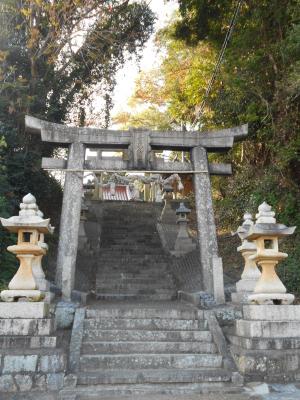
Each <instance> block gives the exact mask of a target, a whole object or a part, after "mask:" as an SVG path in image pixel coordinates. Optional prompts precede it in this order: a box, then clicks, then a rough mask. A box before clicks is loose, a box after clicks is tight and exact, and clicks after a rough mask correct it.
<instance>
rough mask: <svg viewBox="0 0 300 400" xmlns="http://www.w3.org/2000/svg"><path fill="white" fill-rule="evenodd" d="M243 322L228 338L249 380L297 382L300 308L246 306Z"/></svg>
mask: <svg viewBox="0 0 300 400" xmlns="http://www.w3.org/2000/svg"><path fill="white" fill-rule="evenodd" d="M242 310H243V318H242V319H239V320H236V321H235V326H234V329H233V330H232V331H230V332H228V334H227V339H228V341H229V343H230V351H231V354H232V355H233V357H234V360H235V362H236V365H237V367H238V369H239V372H240V373H242V374H243V375H244V376H245V378H246V379H249V380H252V381H253V380H259V381H264V380H266V381H269V382H282V381H295V380H296V379H297V377H299V374H300V306H299V305H252V304H251V305H244V306H243V308H242Z"/></svg>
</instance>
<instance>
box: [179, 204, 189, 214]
mask: <svg viewBox="0 0 300 400" xmlns="http://www.w3.org/2000/svg"><path fill="white" fill-rule="evenodd" d="M190 212H191V210H190V209H189V208H187V207H186V206H185V204H184V203H180V204H179V207H178V208H177V210H176V214H189V213H190Z"/></svg>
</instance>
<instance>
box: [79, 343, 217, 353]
mask: <svg viewBox="0 0 300 400" xmlns="http://www.w3.org/2000/svg"><path fill="white" fill-rule="evenodd" d="M131 353H135V354H149V353H154V354H172V353H180V354H181V353H193V354H197V353H198V354H199V353H201V354H203V353H205V354H208V353H216V346H215V344H214V343H209V342H202V343H201V342H200V343H199V342H84V343H83V345H82V348H81V354H83V355H87V354H131Z"/></svg>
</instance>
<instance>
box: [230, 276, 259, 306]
mask: <svg viewBox="0 0 300 400" xmlns="http://www.w3.org/2000/svg"><path fill="white" fill-rule="evenodd" d="M256 283H257V279H240V280H239V281H238V282H237V283H236V285H235V286H236V292H234V293H231V301H232V302H233V303H240V304H249V298H248V297H249V295H252V294H253V291H254V288H255V285H256Z"/></svg>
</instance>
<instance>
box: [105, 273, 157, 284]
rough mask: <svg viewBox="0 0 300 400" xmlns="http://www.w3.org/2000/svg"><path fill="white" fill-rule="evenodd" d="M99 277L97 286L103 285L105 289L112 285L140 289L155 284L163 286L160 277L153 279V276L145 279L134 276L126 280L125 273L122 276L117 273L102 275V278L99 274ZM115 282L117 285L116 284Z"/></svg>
mask: <svg viewBox="0 0 300 400" xmlns="http://www.w3.org/2000/svg"><path fill="white" fill-rule="evenodd" d="M97 276H98V277H99V279H101V281H100V282H99V286H100V284H101V285H103V286H104V285H105V286H106V287H107V286H109V287H111V285H113V284H118V285H121V284H125V285H141V287H143V285H145V286H146V285H147V286H148V285H151V284H157V283H161V284H162V285H164V284H165V283H164V282H161V277H155V276H154V277H153V275H152V276H151V275H149V277H148V278H147V277H146V276H145V277H144V278H140V277H138V276H136V275H135V277H132V278H127V277H126V273H124V274H122V273H118V274H115V275H110V274H108V275H105V274H103V276H101V275H100V274H98V275H97ZM124 276H125V277H124ZM116 281H117V283H116Z"/></svg>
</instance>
